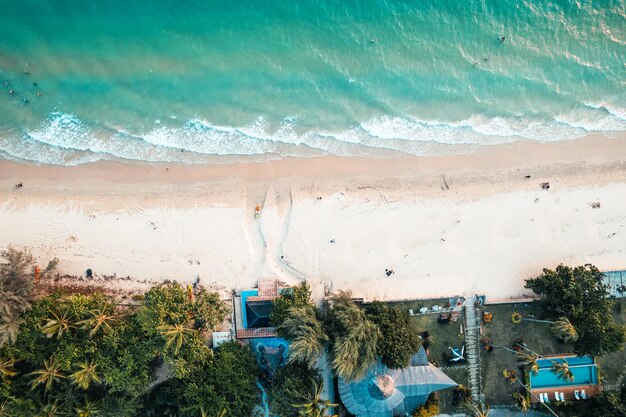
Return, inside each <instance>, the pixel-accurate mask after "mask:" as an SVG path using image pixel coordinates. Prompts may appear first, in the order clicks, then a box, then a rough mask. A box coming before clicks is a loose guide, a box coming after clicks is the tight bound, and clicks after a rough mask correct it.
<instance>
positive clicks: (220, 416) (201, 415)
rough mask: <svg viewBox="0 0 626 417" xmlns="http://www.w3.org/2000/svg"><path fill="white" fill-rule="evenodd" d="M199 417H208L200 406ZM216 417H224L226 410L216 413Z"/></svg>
mask: <svg viewBox="0 0 626 417" xmlns="http://www.w3.org/2000/svg"><path fill="white" fill-rule="evenodd" d="M200 417H209V415H208V414H207V413H206V411H204V407H202V406H200ZM217 417H226V409H225V408H223V409H222V411H220V412H219V413H217Z"/></svg>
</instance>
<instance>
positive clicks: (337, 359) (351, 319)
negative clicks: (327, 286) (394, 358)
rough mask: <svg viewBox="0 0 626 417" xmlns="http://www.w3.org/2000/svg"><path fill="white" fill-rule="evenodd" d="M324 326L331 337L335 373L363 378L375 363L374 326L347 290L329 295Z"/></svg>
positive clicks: (347, 377) (344, 376)
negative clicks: (325, 325)
mask: <svg viewBox="0 0 626 417" xmlns="http://www.w3.org/2000/svg"><path fill="white" fill-rule="evenodd" d="M327 325H328V328H329V329H330V335H331V339H332V348H331V352H332V366H333V369H334V370H335V373H336V374H337V376H340V377H342V378H345V379H347V380H358V379H361V378H363V377H364V376H365V374H366V373H367V370H368V369H369V368H370V367H371V366H372V365H374V363H376V347H377V344H378V339H379V337H380V330H378V326H376V324H374V323H373V322H371V321H370V320H368V319H367V317H366V316H365V312H364V311H363V309H362V308H361V307H359V306H358V305H356V304H355V303H354V301H352V300H351V299H350V294H349V293H339V294H338V295H337V296H335V297H334V298H333V303H332V308H331V309H330V311H329V315H328V324H327Z"/></svg>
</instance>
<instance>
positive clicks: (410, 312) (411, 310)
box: [409, 308, 415, 316]
mask: <svg viewBox="0 0 626 417" xmlns="http://www.w3.org/2000/svg"><path fill="white" fill-rule="evenodd" d="M414 315H415V313H414V312H413V309H412V308H409V316H414Z"/></svg>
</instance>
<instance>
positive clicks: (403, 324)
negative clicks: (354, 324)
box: [365, 301, 420, 369]
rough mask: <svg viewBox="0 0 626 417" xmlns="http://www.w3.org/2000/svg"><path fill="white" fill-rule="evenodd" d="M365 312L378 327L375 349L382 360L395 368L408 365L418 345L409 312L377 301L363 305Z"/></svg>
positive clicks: (416, 333) (418, 340) (415, 330)
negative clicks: (378, 335)
mask: <svg viewBox="0 0 626 417" xmlns="http://www.w3.org/2000/svg"><path fill="white" fill-rule="evenodd" d="M365 314H366V315H367V318H368V319H369V320H371V321H372V322H374V323H375V324H376V325H377V326H378V328H379V329H380V333H381V337H379V338H378V344H377V346H376V351H377V353H378V355H379V356H380V357H381V360H382V362H383V363H384V364H385V365H387V366H388V367H390V368H395V369H398V368H405V367H406V366H408V364H409V360H410V358H411V356H412V355H413V354H414V353H415V352H417V350H418V349H419V347H420V339H419V336H418V331H417V329H416V328H415V327H414V326H413V323H411V319H410V317H409V314H408V313H407V312H406V311H401V310H398V309H397V308H394V307H391V306H390V305H389V304H385V303H381V302H377V301H375V302H373V303H371V304H367V305H366V306H365Z"/></svg>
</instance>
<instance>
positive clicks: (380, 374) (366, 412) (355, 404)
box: [339, 349, 457, 417]
mask: <svg viewBox="0 0 626 417" xmlns="http://www.w3.org/2000/svg"><path fill="white" fill-rule="evenodd" d="M421 351H423V349H421ZM425 355H426V353H425V352H424V353H423V355H422V354H421V353H420V352H418V353H417V354H416V355H414V356H413V358H411V366H408V367H406V368H404V369H389V368H387V367H386V366H385V365H383V364H381V363H380V362H378V363H377V364H376V366H374V367H373V368H372V369H370V370H369V371H368V373H367V375H366V376H365V377H364V378H363V379H361V380H360V381H352V382H347V381H346V380H344V379H343V378H339V396H340V397H341V401H342V402H343V404H344V405H345V406H346V408H347V409H348V411H350V412H351V413H352V414H354V415H356V416H358V417H391V416H393V415H397V414H403V413H405V412H409V413H410V412H412V411H413V409H414V408H415V407H417V406H418V405H420V404H423V403H424V402H425V401H426V399H427V398H428V395H429V394H430V393H431V392H433V391H437V390H441V389H446V388H451V387H455V386H456V385H457V383H456V382H454V381H453V380H452V379H450V378H449V377H448V376H447V375H446V374H444V373H443V372H442V371H441V370H440V369H439V368H437V367H435V366H434V365H432V364H430V363H428V361H427V360H426V364H422V363H423V359H424V357H425ZM417 363H420V365H413V364H417ZM390 380H391V381H392V384H393V389H392V390H391V391H390V393H388V396H385V395H383V390H382V389H381V383H382V381H385V383H386V384H389V381H390ZM387 389H388V387H387V386H385V390H387Z"/></svg>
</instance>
